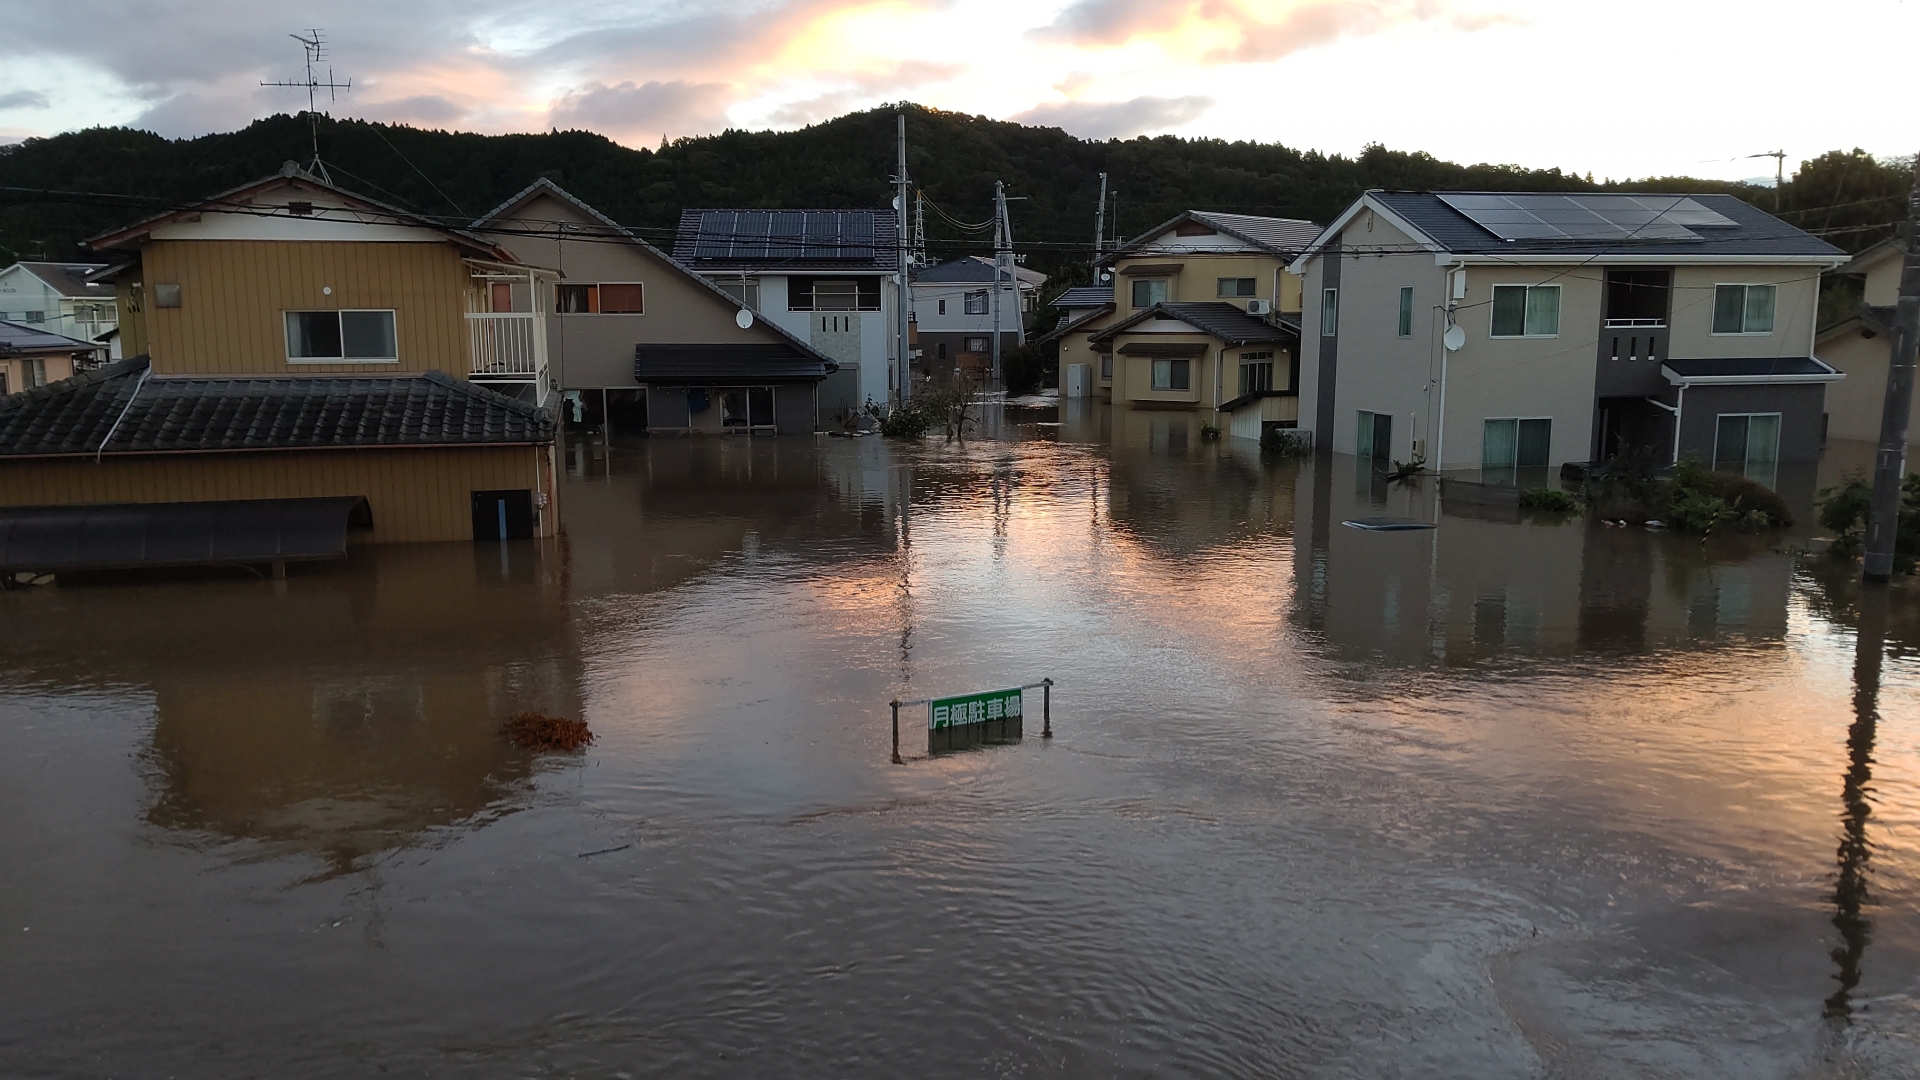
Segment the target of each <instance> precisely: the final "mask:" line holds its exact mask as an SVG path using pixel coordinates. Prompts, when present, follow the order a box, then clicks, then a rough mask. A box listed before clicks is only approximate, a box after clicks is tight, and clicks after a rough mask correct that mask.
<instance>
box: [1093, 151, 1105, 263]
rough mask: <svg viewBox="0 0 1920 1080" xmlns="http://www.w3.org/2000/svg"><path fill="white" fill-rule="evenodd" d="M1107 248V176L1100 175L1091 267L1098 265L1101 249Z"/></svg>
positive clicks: (1094, 218) (1094, 217) (1094, 216)
mask: <svg viewBox="0 0 1920 1080" xmlns="http://www.w3.org/2000/svg"><path fill="white" fill-rule="evenodd" d="M1106 246H1107V174H1106V173H1101V174H1100V209H1099V210H1097V211H1095V212H1094V215H1093V259H1092V260H1091V262H1092V265H1094V266H1096V267H1097V266H1099V265H1100V255H1101V253H1102V249H1104V248H1105V247H1106Z"/></svg>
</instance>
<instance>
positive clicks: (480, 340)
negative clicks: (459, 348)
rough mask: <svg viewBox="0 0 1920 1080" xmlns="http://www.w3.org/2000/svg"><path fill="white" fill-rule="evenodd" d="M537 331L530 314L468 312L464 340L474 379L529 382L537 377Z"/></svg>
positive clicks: (538, 343) (515, 312)
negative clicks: (467, 344)
mask: <svg viewBox="0 0 1920 1080" xmlns="http://www.w3.org/2000/svg"><path fill="white" fill-rule="evenodd" d="M539 329H540V328H539V327H538V326H536V325H535V320H534V317H533V313H532V312H527V311H469V312H467V340H468V343H469V355H470V357H471V360H472V364H473V366H472V367H471V368H470V369H469V371H470V373H471V374H472V376H473V377H474V378H476V379H502V380H509V381H513V382H532V381H534V380H535V379H536V378H537V377H538V376H539V374H540V368H541V363H540V361H541V359H542V357H541V355H540V354H541V353H542V352H544V351H545V350H544V349H541V348H540V347H539V346H540V345H543V344H544V342H540V341H539V340H538V337H537V334H538V331H539Z"/></svg>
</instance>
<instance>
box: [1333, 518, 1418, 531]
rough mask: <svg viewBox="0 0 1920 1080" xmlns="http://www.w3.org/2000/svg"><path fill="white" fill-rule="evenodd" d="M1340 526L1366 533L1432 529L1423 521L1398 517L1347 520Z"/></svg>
mask: <svg viewBox="0 0 1920 1080" xmlns="http://www.w3.org/2000/svg"><path fill="white" fill-rule="evenodd" d="M1340 524H1342V525H1345V526H1346V527H1347V528H1349V529H1365V530H1367V531H1368V532H1407V531H1409V530H1412V529H1431V528H1433V526H1432V525H1429V524H1427V523H1426V522H1424V521H1415V520H1413V519H1412V518H1400V517H1365V518H1348V519H1347V520H1346V521H1343V522H1341V523H1340Z"/></svg>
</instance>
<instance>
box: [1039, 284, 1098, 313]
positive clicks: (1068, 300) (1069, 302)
mask: <svg viewBox="0 0 1920 1080" xmlns="http://www.w3.org/2000/svg"><path fill="white" fill-rule="evenodd" d="M1111 303H1113V286H1111V285H1076V286H1074V287H1073V288H1071V289H1068V290H1066V291H1065V292H1063V293H1061V294H1060V295H1059V296H1056V297H1054V298H1053V306H1054V307H1062V308H1089V307H1101V306H1102V305H1105V304H1111Z"/></svg>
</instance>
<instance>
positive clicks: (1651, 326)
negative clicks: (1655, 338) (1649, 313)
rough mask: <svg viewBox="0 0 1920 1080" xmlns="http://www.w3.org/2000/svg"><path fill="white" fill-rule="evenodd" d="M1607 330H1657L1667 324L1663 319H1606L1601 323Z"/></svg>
mask: <svg viewBox="0 0 1920 1080" xmlns="http://www.w3.org/2000/svg"><path fill="white" fill-rule="evenodd" d="M1601 325H1602V326H1604V327H1606V328H1607V329H1608V330H1621V329H1640V330H1658V329H1660V328H1661V327H1663V326H1665V325H1667V320H1665V319H1606V320H1603V321H1602V323H1601Z"/></svg>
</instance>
